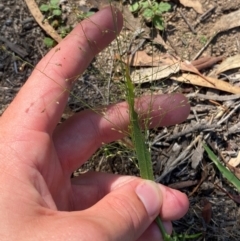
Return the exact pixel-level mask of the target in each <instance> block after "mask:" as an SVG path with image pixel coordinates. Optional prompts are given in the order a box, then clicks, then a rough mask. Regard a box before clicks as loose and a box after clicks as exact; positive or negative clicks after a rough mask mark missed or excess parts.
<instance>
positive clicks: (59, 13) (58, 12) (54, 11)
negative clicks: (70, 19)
mask: <svg viewBox="0 0 240 241" xmlns="http://www.w3.org/2000/svg"><path fill="white" fill-rule="evenodd" d="M61 14H62V11H61V10H60V9H55V10H53V15H54V16H61Z"/></svg>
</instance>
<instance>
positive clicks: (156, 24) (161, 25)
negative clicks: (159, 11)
mask: <svg viewBox="0 0 240 241" xmlns="http://www.w3.org/2000/svg"><path fill="white" fill-rule="evenodd" d="M152 22H153V25H154V27H155V28H156V29H159V30H161V31H162V30H164V22H163V19H162V17H160V16H154V18H153V19H152Z"/></svg>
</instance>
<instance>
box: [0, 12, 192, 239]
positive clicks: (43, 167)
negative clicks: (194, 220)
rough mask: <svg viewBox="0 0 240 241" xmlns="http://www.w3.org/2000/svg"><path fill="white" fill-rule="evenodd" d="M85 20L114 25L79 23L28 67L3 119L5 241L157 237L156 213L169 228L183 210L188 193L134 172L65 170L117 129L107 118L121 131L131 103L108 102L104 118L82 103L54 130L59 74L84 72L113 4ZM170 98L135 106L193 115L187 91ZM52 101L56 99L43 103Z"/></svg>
mask: <svg viewBox="0 0 240 241" xmlns="http://www.w3.org/2000/svg"><path fill="white" fill-rule="evenodd" d="M115 15H116V16H115V17H116V19H117V21H116V23H117V25H118V26H117V29H118V32H119V31H120V29H121V27H122V16H121V14H120V12H118V11H117V10H116V13H115ZM91 18H92V22H96V23H100V24H99V25H100V26H101V29H105V30H112V31H108V32H106V33H105V34H102V31H100V30H99V29H98V28H96V26H95V25H94V24H93V23H92V22H91V21H88V20H86V21H83V22H82V25H81V26H80V25H78V26H77V27H76V28H75V29H74V30H73V32H72V33H71V34H70V35H69V36H68V37H66V39H64V40H63V41H62V42H61V43H60V44H59V45H58V46H57V47H55V48H54V49H53V50H51V51H50V53H49V54H48V55H46V56H45V57H44V58H43V59H42V61H41V62H40V63H39V64H38V65H37V69H38V70H43V69H44V74H43V72H40V71H38V70H34V71H33V73H32V75H31V76H30V78H29V79H28V81H27V82H26V84H25V85H24V86H23V88H22V89H21V91H20V92H19V94H18V95H17V97H16V98H15V99H14V101H13V102H12V103H11V105H10V106H9V107H8V109H7V110H6V111H5V113H4V114H3V116H2V117H1V118H0V133H1V136H0V157H1V159H0V170H1V175H0V189H1V195H0V213H1V217H0V219H1V222H0V237H1V240H2V241H4V240H8V241H9V240H24V241H27V240H48V241H50V240H54V241H55V240H56V241H61V240H64V241H67V240H71V241H74V240H77V241H79V240H91V241H92V240H104V241H105V240H109V241H110V240H111V241H117V240H121V241H122V240H124V241H127V240H151V241H154V240H160V237H161V234H160V232H159V230H158V227H157V226H156V225H155V223H154V219H155V218H156V216H158V215H159V214H160V216H161V219H162V220H164V225H165V226H166V229H167V230H168V232H171V222H170V221H171V220H174V219H178V218H180V217H181V216H183V215H184V214H185V212H186V211H187V208H188V201H187V198H186V196H185V195H184V194H182V193H180V192H178V191H176V190H172V189H170V188H167V187H164V186H163V185H160V184H159V185H158V184H155V183H153V182H150V181H145V180H142V179H140V178H136V177H130V176H128V177H127V176H117V175H112V174H104V173H94V172H90V173H86V174H84V175H81V176H79V177H76V178H73V179H71V178H70V176H71V173H72V172H73V171H74V170H76V169H77V168H78V167H79V166H81V165H82V164H83V163H84V162H85V161H86V160H88V158H89V157H90V156H91V155H92V154H93V153H94V151H96V149H97V148H99V147H100V146H101V144H102V143H109V142H111V141H114V140H116V139H119V138H121V137H122V134H121V133H120V132H118V131H114V130H113V129H112V128H113V127H114V126H113V124H112V123H115V125H116V126H118V127H119V128H120V129H121V130H124V129H125V130H127V127H128V119H129V118H128V114H127V111H126V110H127V104H126V103H119V104H116V105H111V106H109V107H107V110H105V112H106V116H107V118H103V117H102V116H100V115H98V114H96V113H95V112H93V111H91V110H86V111H83V112H80V113H78V114H76V115H75V116H73V117H71V118H69V119H68V120H67V121H65V122H64V123H63V124H61V125H60V126H58V127H57V128H56V125H57V123H58V121H59V119H60V117H61V114H62V112H63V109H64V106H65V104H66V101H67V98H68V93H67V91H66V92H64V93H63V94H61V93H62V92H63V87H65V88H67V89H69V88H70V87H71V83H70V82H71V81H68V82H66V81H65V80H66V79H67V78H70V77H72V76H76V75H78V74H80V73H82V72H83V71H84V69H85V68H86V67H87V66H88V64H89V63H90V61H91V60H92V58H93V57H94V55H95V54H97V53H98V52H99V51H100V50H102V49H103V48H104V47H105V46H107V44H108V43H110V42H111V41H112V40H113V39H114V37H115V35H116V33H114V22H113V21H112V10H111V9H110V8H105V9H103V10H102V11H100V12H98V13H97V14H95V15H94V16H92V17H91ZM83 31H84V32H85V34H86V35H87V36H88V38H89V39H94V40H95V43H94V45H91V46H90V44H89V42H88V41H87V39H86V37H84V36H85V35H84V34H83ZM79 46H81V47H82V49H84V51H81V50H80V49H79ZM56 49H58V51H56ZM49 62H50V63H51V64H48V63H49ZM53 63H54V64H53ZM55 63H58V64H57V65H56V64H55ZM59 64H60V65H59ZM48 76H50V77H51V78H52V79H54V80H57V81H58V83H60V85H57V84H56V83H55V82H54V81H53V80H51V79H50V78H49V77H48ZM62 86H63V87H62ZM168 98H169V97H168V96H164V95H162V96H154V98H153V97H152V98H151V100H150V98H148V97H143V98H141V99H139V100H138V101H137V104H136V105H137V107H136V109H137V110H138V112H139V114H140V115H143V116H144V113H146V111H147V110H148V108H149V105H150V102H151V108H152V111H151V115H152V117H153V118H152V123H151V127H153V126H157V125H162V126H166V125H172V124H176V123H179V122H181V121H183V120H184V119H185V118H186V116H187V115H188V113H189V105H188V104H187V102H186V99H185V98H184V97H183V96H181V95H174V96H172V98H173V99H174V101H175V102H181V101H182V102H185V105H183V106H181V107H179V108H177V109H174V111H171V109H172V105H173V103H171V102H168V101H166V100H167V99H168ZM53 99H57V100H58V102H59V104H58V105H57V104H50V105H49V103H51V102H52V100H53ZM46 106H47V107H46ZM159 106H161V109H160V108H159ZM42 110H45V111H44V112H42ZM162 113H165V114H164V115H162Z"/></svg>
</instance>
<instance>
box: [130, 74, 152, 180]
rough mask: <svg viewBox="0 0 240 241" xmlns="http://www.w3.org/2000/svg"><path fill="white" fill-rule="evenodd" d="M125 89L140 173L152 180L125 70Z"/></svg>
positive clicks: (143, 138) (149, 162)
mask: <svg viewBox="0 0 240 241" xmlns="http://www.w3.org/2000/svg"><path fill="white" fill-rule="evenodd" d="M126 91H127V101H128V104H129V116H130V128H131V134H132V141H133V144H134V147H135V151H136V156H137V160H138V165H139V169H140V175H141V177H142V178H144V179H148V180H152V181H153V180H154V176H153V170H152V161H151V154H150V151H149V150H148V148H147V147H146V144H145V137H144V135H143V133H142V132H141V128H140V125H139V120H138V114H137V113H136V111H135V110H134V99H135V94H134V86H133V83H132V81H131V79H130V75H129V72H128V71H127V70H126Z"/></svg>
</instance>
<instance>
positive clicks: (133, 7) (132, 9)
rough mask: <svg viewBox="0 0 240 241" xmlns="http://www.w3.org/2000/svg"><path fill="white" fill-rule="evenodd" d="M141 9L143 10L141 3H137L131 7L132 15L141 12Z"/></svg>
mask: <svg viewBox="0 0 240 241" xmlns="http://www.w3.org/2000/svg"><path fill="white" fill-rule="evenodd" d="M140 8H141V5H140V4H139V3H137V2H136V3H134V4H132V5H130V6H129V10H130V11H131V12H132V13H135V12H137V11H139V10H140Z"/></svg>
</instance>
